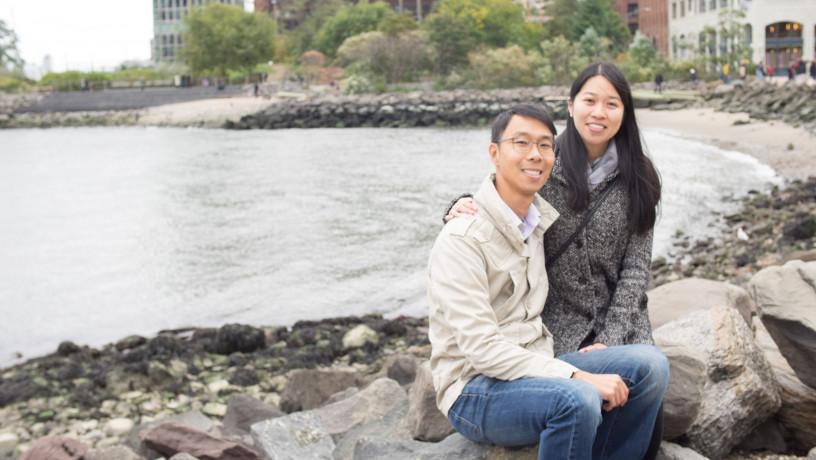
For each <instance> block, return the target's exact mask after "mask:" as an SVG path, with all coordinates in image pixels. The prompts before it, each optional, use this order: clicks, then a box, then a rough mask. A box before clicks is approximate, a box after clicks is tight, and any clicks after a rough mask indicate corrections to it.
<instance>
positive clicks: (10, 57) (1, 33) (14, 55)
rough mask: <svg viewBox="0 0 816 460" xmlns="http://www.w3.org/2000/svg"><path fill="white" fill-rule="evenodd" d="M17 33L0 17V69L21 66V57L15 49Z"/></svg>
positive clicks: (12, 69)
mask: <svg viewBox="0 0 816 460" xmlns="http://www.w3.org/2000/svg"><path fill="white" fill-rule="evenodd" d="M17 40H18V39H17V33H15V32H14V30H12V29H11V28H10V27H9V26H7V25H6V23H5V21H3V20H2V19H0V70H6V71H15V70H20V69H22V67H23V59H22V58H21V57H20V51H19V50H18V49H17Z"/></svg>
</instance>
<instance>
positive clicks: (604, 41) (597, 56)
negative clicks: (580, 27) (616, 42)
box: [578, 27, 612, 61]
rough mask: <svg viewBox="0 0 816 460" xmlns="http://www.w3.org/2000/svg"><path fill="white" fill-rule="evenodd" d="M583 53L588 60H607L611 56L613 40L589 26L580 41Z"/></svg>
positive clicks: (579, 44)
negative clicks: (602, 35)
mask: <svg viewBox="0 0 816 460" xmlns="http://www.w3.org/2000/svg"><path fill="white" fill-rule="evenodd" d="M578 46H579V47H580V49H581V55H582V56H584V57H585V58H587V60H588V61H606V60H609V58H610V57H611V56H610V55H609V54H610V49H611V47H612V41H611V40H610V39H608V38H606V37H601V36H600V35H598V32H596V31H595V28H593V27H590V28H588V29H587V30H586V31H585V32H584V34H583V35H581V39H580V40H579V41H578Z"/></svg>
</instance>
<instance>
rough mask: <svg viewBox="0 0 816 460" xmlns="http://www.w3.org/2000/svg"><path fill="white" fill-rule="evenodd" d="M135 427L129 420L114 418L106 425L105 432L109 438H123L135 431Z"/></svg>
mask: <svg viewBox="0 0 816 460" xmlns="http://www.w3.org/2000/svg"><path fill="white" fill-rule="evenodd" d="M133 425H134V423H133V420H131V419H129V418H114V419H110V420H108V421H107V422H106V423H105V428H104V431H105V433H106V434H108V435H109V436H123V435H125V434H127V433H128V432H130V430H132V429H133Z"/></svg>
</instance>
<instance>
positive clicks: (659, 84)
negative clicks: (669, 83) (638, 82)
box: [655, 72, 663, 93]
mask: <svg viewBox="0 0 816 460" xmlns="http://www.w3.org/2000/svg"><path fill="white" fill-rule="evenodd" d="M655 92H656V93H662V92H663V74H662V73H660V72H658V73H657V75H655Z"/></svg>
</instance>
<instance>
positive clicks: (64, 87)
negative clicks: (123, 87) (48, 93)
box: [38, 70, 113, 91]
mask: <svg viewBox="0 0 816 460" xmlns="http://www.w3.org/2000/svg"><path fill="white" fill-rule="evenodd" d="M83 80H84V81H85V82H86V84H87V85H88V87H89V88H90V89H95V90H99V89H105V88H107V87H108V86H110V84H111V82H112V81H113V75H112V74H111V73H110V72H79V71H75V70H69V71H67V72H51V73H47V74H45V75H43V77H42V78H40V81H39V82H38V84H39V85H40V86H44V87H49V88H52V89H54V90H57V91H79V90H80V89H82V82H83Z"/></svg>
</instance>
